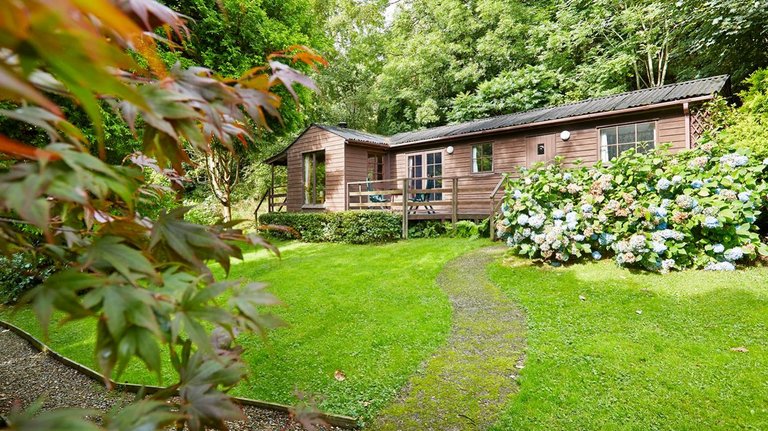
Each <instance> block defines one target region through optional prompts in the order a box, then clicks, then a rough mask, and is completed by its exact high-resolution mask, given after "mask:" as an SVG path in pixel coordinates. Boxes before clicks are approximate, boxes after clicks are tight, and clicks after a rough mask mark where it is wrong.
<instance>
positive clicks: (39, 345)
mask: <svg viewBox="0 0 768 431" xmlns="http://www.w3.org/2000/svg"><path fill="white" fill-rule="evenodd" d="M0 328H5V329H8V330H9V331H11V332H13V333H15V334H16V335H18V336H19V337H21V338H23V339H24V340H25V341H26V342H28V343H29V344H30V345H31V346H32V347H34V348H35V349H37V350H39V351H40V352H43V353H45V354H46V355H48V356H50V357H51V358H53V359H54V360H56V361H58V362H60V363H61V364H63V365H65V366H67V367H69V368H72V369H73V370H75V371H77V372H79V373H81V374H83V375H84V376H86V377H88V378H89V379H91V380H94V381H97V382H99V383H103V382H104V377H103V376H102V375H101V374H99V373H98V372H97V371H95V370H93V369H91V368H88V367H86V366H85V365H83V364H81V363H79V362H75V361H73V360H71V359H69V358H67V357H65V356H63V355H62V354H60V353H58V352H56V351H55V350H53V349H51V348H50V347H48V346H47V345H46V344H45V343H43V342H42V341H40V340H38V339H37V338H35V336H34V335H32V334H30V333H28V332H26V331H24V330H23V329H21V328H19V327H17V326H15V325H13V324H10V323H8V322H6V321H4V320H0ZM110 383H112V385H113V387H114V388H115V389H116V390H119V391H124V392H131V393H138V392H139V391H144V392H145V393H147V394H153V393H155V392H158V391H161V390H164V389H166V388H163V387H160V386H142V385H136V384H132V383H118V382H115V381H114V380H111V379H110ZM232 399H234V400H235V402H237V403H238V404H241V405H244V406H252V407H258V408H262V409H266V410H273V411H278V412H282V413H290V409H291V406H288V405H285V404H279V403H272V402H268V401H261V400H254V399H251V398H239V397H232ZM319 416H320V418H321V419H322V420H324V421H325V422H327V423H328V424H329V425H332V426H335V427H339V428H346V429H358V428H360V426H359V424H358V421H357V419H355V418H353V417H350V416H343V415H335V414H330V413H323V412H320V414H319Z"/></svg>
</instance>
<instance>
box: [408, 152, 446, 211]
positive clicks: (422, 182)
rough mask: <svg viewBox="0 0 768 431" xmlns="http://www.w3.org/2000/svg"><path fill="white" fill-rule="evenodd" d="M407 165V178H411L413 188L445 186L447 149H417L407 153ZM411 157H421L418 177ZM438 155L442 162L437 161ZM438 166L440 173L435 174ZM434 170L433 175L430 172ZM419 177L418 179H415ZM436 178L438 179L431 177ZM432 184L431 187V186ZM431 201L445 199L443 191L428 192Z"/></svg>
mask: <svg viewBox="0 0 768 431" xmlns="http://www.w3.org/2000/svg"><path fill="white" fill-rule="evenodd" d="M405 156H406V157H405V167H406V175H407V178H411V181H410V186H409V187H411V188H412V189H421V190H428V189H440V188H442V187H443V177H444V175H445V174H444V172H443V168H444V166H445V151H443V150H441V149H430V150H424V151H417V152H412V153H406V154H405ZM429 156H432V163H430V161H429ZM411 157H413V158H414V160H415V158H416V157H421V163H420V164H419V165H418V166H419V168H420V171H421V176H420V177H416V173H415V168H416V165H415V164H414V165H411ZM437 157H439V158H440V162H439V163H437ZM437 166H439V167H440V174H439V175H435V170H436V169H437ZM430 171H432V175H430V174H429V172H430ZM414 178H418V179H414ZM431 178H436V179H431ZM430 185H431V187H430ZM427 196H428V199H429V200H430V201H441V200H443V193H427Z"/></svg>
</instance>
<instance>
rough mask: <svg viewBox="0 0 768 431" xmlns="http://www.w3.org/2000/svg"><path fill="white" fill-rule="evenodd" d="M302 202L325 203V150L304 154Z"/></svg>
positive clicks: (309, 203) (310, 203)
mask: <svg viewBox="0 0 768 431" xmlns="http://www.w3.org/2000/svg"><path fill="white" fill-rule="evenodd" d="M304 203H305V204H308V205H321V204H323V203H325V151H317V152H314V153H306V154H304Z"/></svg>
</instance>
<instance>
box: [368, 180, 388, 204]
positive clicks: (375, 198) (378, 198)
mask: <svg viewBox="0 0 768 431" xmlns="http://www.w3.org/2000/svg"><path fill="white" fill-rule="evenodd" d="M366 188H367V189H368V191H369V192H372V191H373V183H371V182H370V181H369V182H368V183H367V184H366ZM368 202H369V203H372V204H383V203H384V202H389V199H387V198H386V197H385V196H384V195H382V194H377V195H368Z"/></svg>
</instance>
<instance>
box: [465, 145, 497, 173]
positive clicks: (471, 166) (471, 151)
mask: <svg viewBox="0 0 768 431" xmlns="http://www.w3.org/2000/svg"><path fill="white" fill-rule="evenodd" d="M484 145H490V147H491V153H490V155H486V154H484V153H483V154H480V155H479V156H478V157H477V158H475V147H479V148H480V149H482V147H483V146H484ZM494 146H495V145H494V142H493V141H488V142H480V143H477V144H472V145H471V146H470V148H469V172H470V173H472V174H473V175H483V174H492V173H494V166H493V147H494ZM488 158H490V161H491V169H490V170H487V171H484V170H478V171H476V170H475V160H481V159H488ZM477 167H478V168H479V167H480V165H479V164H478V165H477Z"/></svg>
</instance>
